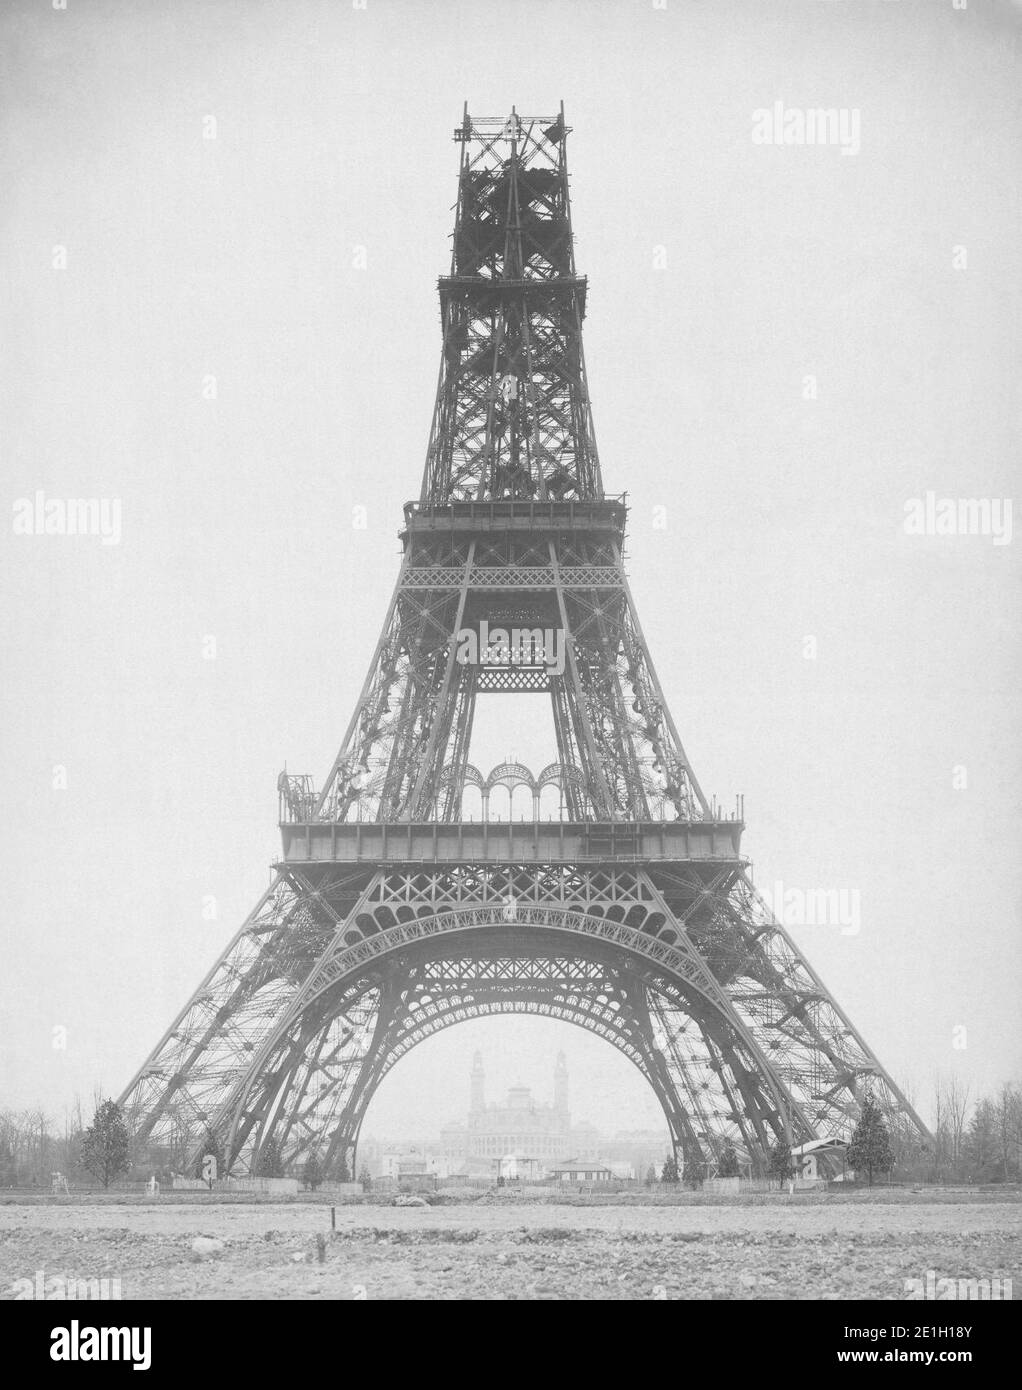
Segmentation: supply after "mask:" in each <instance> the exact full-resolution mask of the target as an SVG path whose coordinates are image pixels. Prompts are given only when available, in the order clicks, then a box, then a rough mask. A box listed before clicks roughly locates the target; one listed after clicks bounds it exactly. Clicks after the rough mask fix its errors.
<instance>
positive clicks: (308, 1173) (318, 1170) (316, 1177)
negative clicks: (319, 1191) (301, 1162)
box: [302, 1153, 323, 1192]
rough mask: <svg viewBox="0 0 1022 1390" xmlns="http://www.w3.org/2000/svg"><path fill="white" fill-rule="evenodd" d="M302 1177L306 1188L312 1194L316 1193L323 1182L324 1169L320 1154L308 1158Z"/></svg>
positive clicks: (312, 1154)
mask: <svg viewBox="0 0 1022 1390" xmlns="http://www.w3.org/2000/svg"><path fill="white" fill-rule="evenodd" d="M302 1175H303V1177H304V1179H305V1186H306V1187H307V1188H308V1189H309V1190H310V1192H315V1190H316V1188H317V1187H318V1186H319V1185H320V1183H321V1182H322V1181H323V1168H322V1165H321V1164H320V1161H319V1155H318V1154H316V1153H310V1154H309V1156H308V1158H307V1159H306V1160H305V1168H304V1170H303V1174H302Z"/></svg>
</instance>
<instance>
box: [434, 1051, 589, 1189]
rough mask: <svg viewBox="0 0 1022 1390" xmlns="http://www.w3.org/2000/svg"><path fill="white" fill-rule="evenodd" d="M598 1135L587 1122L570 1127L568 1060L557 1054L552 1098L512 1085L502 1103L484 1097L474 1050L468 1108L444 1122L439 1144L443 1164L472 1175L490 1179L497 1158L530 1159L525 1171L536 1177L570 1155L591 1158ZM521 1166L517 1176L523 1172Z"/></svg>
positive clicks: (480, 1062) (482, 1077) (479, 1057)
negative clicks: (461, 1119) (458, 1120)
mask: <svg viewBox="0 0 1022 1390" xmlns="http://www.w3.org/2000/svg"><path fill="white" fill-rule="evenodd" d="M599 1143H600V1136H599V1134H598V1133H597V1131H596V1130H595V1129H594V1128H593V1126H592V1125H586V1124H582V1125H572V1123H571V1110H570V1108H569V1104H568V1064H567V1060H566V1059H565V1056H564V1053H563V1052H558V1054H557V1059H556V1062H555V1064H554V1075H553V1102H552V1103H547V1102H541V1101H537V1100H535V1099H534V1098H533V1095H532V1091H531V1090H530V1089H529V1087H528V1086H512V1087H511V1089H510V1090H509V1091H508V1093H507V1099H506V1100H505V1102H504V1103H503V1104H498V1103H496V1102H494V1101H490V1102H489V1103H487V1100H486V1073H485V1071H484V1069H483V1058H482V1053H480V1052H477V1053H476V1054H475V1056H474V1058H473V1061H472V1071H471V1073H470V1076H469V1110H468V1116H467V1118H466V1120H465V1123H464V1124H456V1125H448V1126H447V1128H446V1129H444V1130H443V1131H442V1133H441V1143H440V1148H441V1152H442V1154H443V1156H444V1158H445V1159H446V1160H447V1162H448V1163H451V1164H458V1163H462V1164H464V1165H465V1168H466V1170H467V1171H468V1172H469V1173H470V1174H473V1175H475V1176H486V1177H491V1178H492V1177H495V1176H496V1175H497V1165H498V1162H500V1161H501V1160H505V1161H508V1162H510V1161H512V1160H515V1159H518V1160H522V1159H525V1158H527V1159H528V1160H530V1161H531V1162H530V1164H529V1165H528V1175H529V1176H531V1175H533V1174H534V1175H535V1176H536V1177H542V1176H544V1175H545V1174H546V1173H548V1172H550V1170H551V1168H552V1166H553V1165H554V1164H555V1163H556V1162H557V1161H558V1160H560V1159H564V1158H567V1157H568V1156H569V1155H570V1154H576V1155H579V1154H581V1155H587V1156H590V1157H592V1158H595V1157H596V1155H597V1151H598V1149H599ZM526 1175H527V1174H526V1169H525V1168H522V1169H521V1171H520V1172H519V1176H526Z"/></svg>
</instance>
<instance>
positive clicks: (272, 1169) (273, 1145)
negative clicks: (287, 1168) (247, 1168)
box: [256, 1134, 284, 1178]
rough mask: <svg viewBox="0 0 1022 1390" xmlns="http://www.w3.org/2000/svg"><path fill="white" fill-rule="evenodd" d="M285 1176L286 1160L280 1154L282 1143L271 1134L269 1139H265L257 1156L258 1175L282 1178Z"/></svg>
mask: <svg viewBox="0 0 1022 1390" xmlns="http://www.w3.org/2000/svg"><path fill="white" fill-rule="evenodd" d="M283 1176H284V1160H283V1159H282V1158H281V1156H280V1145H279V1144H278V1143H277V1141H276V1139H275V1138H274V1137H273V1135H272V1134H271V1135H270V1137H269V1138H268V1139H264V1140H263V1143H262V1146H261V1148H260V1150H259V1154H258V1156H257V1158H256V1177H257V1178H282V1177H283Z"/></svg>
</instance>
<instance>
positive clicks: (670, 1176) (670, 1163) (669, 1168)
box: [660, 1155, 678, 1182]
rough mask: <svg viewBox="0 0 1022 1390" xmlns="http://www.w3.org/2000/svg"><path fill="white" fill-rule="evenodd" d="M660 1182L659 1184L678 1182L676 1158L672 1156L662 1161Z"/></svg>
mask: <svg viewBox="0 0 1022 1390" xmlns="http://www.w3.org/2000/svg"><path fill="white" fill-rule="evenodd" d="M660 1181H661V1182H677V1181H678V1161H677V1159H676V1158H674V1157H673V1155H672V1156H671V1157H670V1158H665V1159H664V1166H663V1168H662V1169H661V1170H660Z"/></svg>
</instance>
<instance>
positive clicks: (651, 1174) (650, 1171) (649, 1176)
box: [646, 1163, 656, 1187]
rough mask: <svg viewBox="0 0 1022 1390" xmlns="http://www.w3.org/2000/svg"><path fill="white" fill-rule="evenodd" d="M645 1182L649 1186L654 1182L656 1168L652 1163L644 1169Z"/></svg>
mask: <svg viewBox="0 0 1022 1390" xmlns="http://www.w3.org/2000/svg"><path fill="white" fill-rule="evenodd" d="M646 1182H647V1184H648V1186H650V1187H652V1186H653V1184H654V1183H655V1182H656V1168H655V1166H654V1165H653V1164H652V1163H651V1164H650V1165H649V1167H648V1168H647V1169H646Z"/></svg>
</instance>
